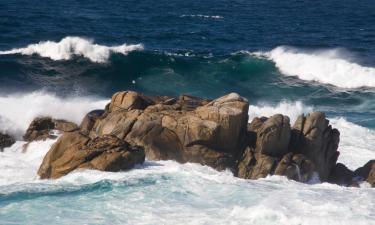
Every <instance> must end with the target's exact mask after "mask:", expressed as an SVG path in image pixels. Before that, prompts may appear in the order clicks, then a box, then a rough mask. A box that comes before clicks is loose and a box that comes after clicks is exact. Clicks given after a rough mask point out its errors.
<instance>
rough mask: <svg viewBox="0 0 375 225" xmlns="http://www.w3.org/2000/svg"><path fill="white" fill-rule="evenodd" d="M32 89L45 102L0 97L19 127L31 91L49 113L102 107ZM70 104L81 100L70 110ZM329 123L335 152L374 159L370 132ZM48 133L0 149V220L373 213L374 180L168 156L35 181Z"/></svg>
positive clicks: (74, 114) (291, 110) (242, 220)
mask: <svg viewBox="0 0 375 225" xmlns="http://www.w3.org/2000/svg"><path fill="white" fill-rule="evenodd" d="M33 94H34V95H35V94H37V95H39V96H38V97H40V99H48V100H49V101H45V100H44V101H42V100H36V99H37V98H36V96H34V97H30V96H32V94H30V96H29V95H23V96H18V97H17V96H10V97H8V99H12V101H6V102H4V101H3V102H1V101H0V107H1V108H2V109H4V107H2V106H4V104H10V102H12V104H13V106H12V107H13V110H14V111H12V112H13V114H15V115H13V116H9V120H10V122H12V123H13V124H18V125H17V126H20V129H21V128H22V129H24V127H26V126H27V125H26V124H25V125H22V124H21V123H22V122H20V121H18V120H19V119H22V118H21V117H22V114H25V113H26V112H27V111H28V110H30V111H35V112H38V110H39V112H40V109H39V108H40V107H41V106H43V104H35V103H29V101H31V102H33V101H32V99H35V100H34V101H37V102H38V101H42V102H44V103H48V102H51V100H53V101H54V102H57V103H62V102H64V104H66V105H64V106H65V107H62V106H60V107H43V110H42V112H43V113H45V114H49V115H53V114H54V113H59V112H58V111H61V110H63V109H64V110H68V111H64V112H60V113H61V114H60V115H65V119H69V120H79V119H80V118H81V117H82V116H83V115H84V113H83V111H88V110H91V109H94V108H103V107H104V104H105V103H106V101H103V102H102V101H97V102H96V103H95V104H94V105H89V104H86V103H83V104H81V103H79V102H80V101H81V102H88V101H89V100H88V99H87V98H81V99H78V98H67V99H60V98H58V97H56V96H54V95H50V94H47V93H33ZM28 96H29V97H28ZM19 99H26V100H19ZM57 103H56V104H57ZM101 104H102V105H101ZM57 105H59V104H57ZM100 105H101V107H99V106H100ZM66 106H71V107H66ZM17 107H18V110H19V111H17V110H16V109H17ZM26 107H27V110H23V109H24V108H26ZM77 107H83V109H81V110H78V111H75V110H73V108H77ZM67 108H70V109H67ZM56 109H58V110H56ZM69 110H71V111H69ZM311 110H313V109H312V108H311V107H307V106H305V105H303V104H302V103H301V102H281V103H280V104H278V105H276V106H271V105H268V106H267V105H260V106H251V107H250V108H249V115H250V118H253V117H255V116H260V115H264V116H270V115H272V114H274V113H283V114H286V115H288V116H290V117H291V121H293V120H295V118H296V117H297V116H298V115H299V114H301V113H308V112H309V111H311ZM8 115H11V113H9V114H8ZM17 115H18V116H17ZM30 117H31V116H30ZM23 122H25V123H26V122H27V120H23ZM331 123H332V124H333V126H334V127H336V128H338V129H339V130H340V131H341V143H340V151H341V155H340V159H339V161H341V162H344V163H345V164H347V165H348V166H349V167H350V168H356V167H358V166H361V165H363V164H364V163H365V162H367V160H368V159H370V158H375V152H374V150H373V146H374V143H375V133H374V131H371V130H368V129H366V128H363V127H360V126H358V125H356V124H353V123H350V122H348V121H346V120H345V119H344V118H333V119H331ZM53 142H54V141H52V140H47V141H40V142H34V143H31V144H30V145H29V146H28V148H27V151H26V152H22V149H23V148H22V146H23V144H24V142H21V141H19V142H17V143H16V144H15V145H13V146H12V147H10V148H6V149H5V151H4V152H0V171H1V173H0V218H1V219H0V220H1V222H2V224H7V223H13V224H25V223H27V224H46V223H50V222H51V221H53V222H54V224H76V223H82V221H85V223H87V224H287V225H294V224H296V225H297V224H303V225H308V224H366V225H367V224H373V221H375V214H374V213H373V212H374V208H375V201H374V199H375V189H372V188H370V187H369V186H368V185H366V184H363V185H362V188H345V187H340V186H337V185H331V184H326V183H324V184H315V185H308V184H302V183H297V182H294V181H289V180H287V179H286V178H284V177H278V176H272V177H267V178H265V179H260V180H256V181H252V180H243V179H238V178H235V177H233V176H232V175H231V173H230V172H229V171H225V172H217V171H215V170H213V169H211V168H208V167H205V166H200V165H198V164H190V163H188V164H179V163H176V162H172V161H162V162H146V163H145V164H144V165H143V166H138V167H137V168H136V169H133V170H130V171H127V172H119V173H109V172H100V171H88V170H86V171H78V172H73V173H71V174H69V175H67V176H65V177H63V178H61V179H58V180H39V179H38V178H37V176H36V172H37V169H38V167H39V165H40V163H41V161H42V159H43V156H44V155H45V153H46V152H47V151H48V149H49V148H50V147H51V145H52V144H53Z"/></svg>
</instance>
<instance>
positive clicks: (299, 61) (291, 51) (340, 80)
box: [251, 46, 375, 88]
mask: <svg viewBox="0 0 375 225" xmlns="http://www.w3.org/2000/svg"><path fill="white" fill-rule="evenodd" d="M251 54H252V55H256V56H263V57H266V58H268V59H271V60H272V61H274V62H275V64H276V67H277V68H278V69H279V70H280V71H281V73H283V74H284V75H286V76H297V77H298V78H299V79H302V80H307V81H316V82H320V83H325V84H331V85H334V86H337V87H341V88H359V87H375V68H373V67H365V66H362V65H359V64H357V63H355V62H352V60H351V59H350V57H348V56H347V54H345V53H344V52H343V51H342V50H340V49H330V50H321V51H307V50H301V49H297V48H291V47H284V46H281V47H277V48H275V49H273V50H272V51H270V52H265V53H262V52H257V53H251Z"/></svg>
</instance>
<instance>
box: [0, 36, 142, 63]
mask: <svg viewBox="0 0 375 225" xmlns="http://www.w3.org/2000/svg"><path fill="white" fill-rule="evenodd" d="M136 50H143V45H142V44H136V45H127V44H123V45H118V46H105V45H99V44H94V42H93V40H90V39H86V38H82V37H69V36H68V37H65V38H63V39H62V40H61V41H59V42H54V41H41V42H39V43H37V44H30V45H28V46H27V47H25V48H16V49H12V50H8V51H0V55H7V54H22V55H33V54H37V55H40V56H41V57H46V58H50V59H52V60H69V59H71V58H72V57H73V56H75V55H76V56H82V57H85V58H87V59H89V60H91V61H92V62H96V63H105V62H107V61H108V59H109V57H110V54H111V53H120V54H124V55H126V54H128V53H129V52H131V51H136Z"/></svg>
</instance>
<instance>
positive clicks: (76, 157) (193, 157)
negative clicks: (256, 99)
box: [25, 91, 374, 185]
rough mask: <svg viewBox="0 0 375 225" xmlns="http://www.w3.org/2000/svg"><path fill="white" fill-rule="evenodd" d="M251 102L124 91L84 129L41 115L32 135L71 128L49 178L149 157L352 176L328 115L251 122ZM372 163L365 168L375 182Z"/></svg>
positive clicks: (259, 173)
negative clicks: (341, 156)
mask: <svg viewBox="0 0 375 225" xmlns="http://www.w3.org/2000/svg"><path fill="white" fill-rule="evenodd" d="M248 107H249V103H248V101H247V100H246V99H245V98H242V97H241V96H239V95H238V94H236V93H231V94H228V95H226V96H223V97H221V98H218V99H215V100H207V99H201V98H197V97H192V96H187V95H182V96H180V97H178V98H171V97H167V96H156V97H148V96H145V95H143V94H140V93H137V92H133V91H124V92H118V93H115V94H114V95H113V97H112V100H111V102H110V103H109V104H108V105H107V106H106V108H105V109H104V110H94V111H92V112H90V113H88V114H87V115H86V116H85V118H84V119H83V121H82V122H81V125H80V126H79V128H78V129H77V128H76V127H75V126H69V125H67V124H65V125H62V124H60V125H57V124H56V121H57V120H52V119H50V118H49V119H48V118H47V119H40V118H39V119H37V120H36V121H35V122H33V123H32V125H31V126H30V129H29V130H28V132H27V135H25V136H26V137H27V138H30V139H31V140H33V139H37V138H44V137H46V136H47V134H49V131H50V130H51V129H56V128H59V129H61V130H63V131H65V133H64V134H63V135H62V136H61V137H60V139H59V140H58V141H57V142H56V143H55V144H54V145H53V147H52V148H51V149H50V151H49V152H48V153H47V155H46V156H45V158H44V160H43V163H42V165H41V167H40V169H39V171H38V173H39V175H40V176H41V177H42V178H57V177H60V176H63V175H65V174H67V173H69V172H71V171H73V170H75V169H80V168H89V169H99V170H105V171H118V170H123V169H128V168H131V167H132V166H134V164H136V163H141V162H143V160H144V157H145V156H146V157H147V158H148V159H150V160H176V161H178V162H181V163H185V162H194V163H200V164H203V165H208V166H211V167H213V168H215V169H217V170H224V169H226V168H229V169H231V170H232V171H233V172H234V174H235V175H236V176H238V177H242V178H246V179H257V178H262V177H266V176H268V175H282V176H286V177H288V178H289V179H293V180H296V181H301V182H307V181H308V180H310V179H311V177H312V175H313V173H314V172H317V173H318V174H319V176H320V179H321V180H322V181H327V180H328V178H329V181H331V182H334V183H347V182H348V181H349V180H350V179H349V177H350V176H351V174H350V170H348V169H347V168H345V167H344V166H343V165H340V164H337V165H336V161H337V157H338V155H339V152H338V151H337V148H338V143H339V135H340V133H339V132H338V130H336V129H332V127H331V126H330V125H329V121H328V120H327V119H326V117H325V115H324V113H320V112H314V113H311V114H309V115H307V116H303V115H302V116H300V117H299V118H298V119H297V121H296V123H295V124H294V126H293V128H291V127H290V123H289V118H288V117H287V116H283V115H280V114H276V115H274V116H272V117H270V118H266V117H260V118H255V119H254V120H253V121H252V122H251V123H250V124H248ZM59 122H60V123H61V121H59ZM52 127H53V128H52ZM47 131H48V132H47ZM68 131H69V132H68ZM133 146H141V147H133ZM141 148H142V149H141ZM371 165H372V164H371ZM365 168H370V166H366V167H365ZM372 168H373V167H371V168H370V169H362V170H358V172H357V173H358V174H361V176H363V178H364V179H367V180H368V181H369V182H370V183H371V182H372V184H373V180H374V178H373V177H374V172H373V169H372ZM361 171H362V172H361ZM363 171H365V172H363ZM349 185H353V183H351V184H350V183H349Z"/></svg>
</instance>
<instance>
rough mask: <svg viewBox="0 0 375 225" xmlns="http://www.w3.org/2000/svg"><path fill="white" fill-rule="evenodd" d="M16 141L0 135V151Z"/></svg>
mask: <svg viewBox="0 0 375 225" xmlns="http://www.w3.org/2000/svg"><path fill="white" fill-rule="evenodd" d="M15 142H16V140H15V139H14V138H13V137H12V136H10V135H9V134H3V133H0V151H3V149H4V148H7V147H10V146H12V145H13V144H14V143H15Z"/></svg>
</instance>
